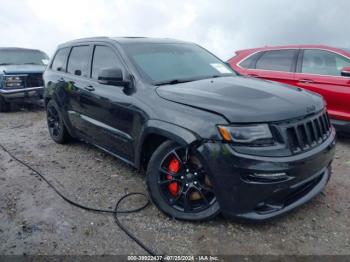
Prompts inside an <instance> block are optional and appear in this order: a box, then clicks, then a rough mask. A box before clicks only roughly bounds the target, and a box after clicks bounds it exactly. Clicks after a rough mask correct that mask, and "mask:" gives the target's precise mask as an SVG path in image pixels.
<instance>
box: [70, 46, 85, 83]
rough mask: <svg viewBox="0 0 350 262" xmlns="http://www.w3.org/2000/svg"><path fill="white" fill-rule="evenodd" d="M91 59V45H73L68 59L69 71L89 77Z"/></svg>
mask: <svg viewBox="0 0 350 262" xmlns="http://www.w3.org/2000/svg"><path fill="white" fill-rule="evenodd" d="M89 59H90V47H89V46H76V47H73V48H72V51H71V53H70V55H69V60H68V69H67V71H68V73H71V74H74V75H81V76H84V77H87V76H88V75H89V64H90V63H89Z"/></svg>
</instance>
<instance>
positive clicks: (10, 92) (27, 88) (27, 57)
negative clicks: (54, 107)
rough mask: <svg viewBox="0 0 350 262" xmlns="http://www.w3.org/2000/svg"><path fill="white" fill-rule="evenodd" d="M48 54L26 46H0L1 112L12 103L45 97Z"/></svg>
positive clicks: (29, 101)
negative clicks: (44, 76) (44, 74)
mask: <svg viewBox="0 0 350 262" xmlns="http://www.w3.org/2000/svg"><path fill="white" fill-rule="evenodd" d="M48 61H49V58H48V56H47V55H46V54H45V53H44V52H42V51H40V50H34V49H25V48H15V47H10V48H0V112H6V111H8V110H9V109H10V105H11V103H19V102H21V103H32V102H37V101H38V100H40V99H42V98H43V89H44V84H43V79H42V74H43V72H44V70H45V67H46V64H47V63H48Z"/></svg>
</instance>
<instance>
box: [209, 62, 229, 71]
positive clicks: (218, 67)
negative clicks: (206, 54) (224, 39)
mask: <svg viewBox="0 0 350 262" xmlns="http://www.w3.org/2000/svg"><path fill="white" fill-rule="evenodd" d="M210 65H211V66H212V67H214V68H215V69H216V70H217V71H219V72H220V73H221V74H229V73H232V72H231V71H230V70H229V69H228V68H227V67H226V66H224V65H223V64H219V63H212V64H210Z"/></svg>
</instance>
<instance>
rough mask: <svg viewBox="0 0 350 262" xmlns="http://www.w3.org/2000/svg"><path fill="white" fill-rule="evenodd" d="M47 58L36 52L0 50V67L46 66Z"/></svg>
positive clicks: (43, 54)
mask: <svg viewBox="0 0 350 262" xmlns="http://www.w3.org/2000/svg"><path fill="white" fill-rule="evenodd" d="M48 59H49V58H48V56H47V55H46V54H45V53H44V52H41V51H37V50H20V49H19V50H16V49H13V50H0V65H23V64H33V65H47V63H48Z"/></svg>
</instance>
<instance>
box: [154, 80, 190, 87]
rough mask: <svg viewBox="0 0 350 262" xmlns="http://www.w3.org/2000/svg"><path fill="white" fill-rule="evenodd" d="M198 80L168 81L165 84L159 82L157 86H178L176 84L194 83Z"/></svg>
mask: <svg viewBox="0 0 350 262" xmlns="http://www.w3.org/2000/svg"><path fill="white" fill-rule="evenodd" d="M196 80H197V79H173V80H168V81H164V82H158V83H156V84H155V85H156V86H163V85H176V84H181V83H187V82H192V81H196Z"/></svg>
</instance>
